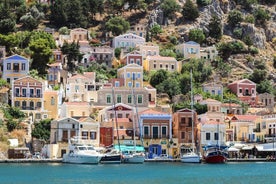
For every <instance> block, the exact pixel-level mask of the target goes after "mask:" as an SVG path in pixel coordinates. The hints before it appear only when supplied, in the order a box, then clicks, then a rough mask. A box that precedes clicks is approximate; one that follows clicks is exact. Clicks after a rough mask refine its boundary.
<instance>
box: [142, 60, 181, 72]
mask: <svg viewBox="0 0 276 184" xmlns="http://www.w3.org/2000/svg"><path fill="white" fill-rule="evenodd" d="M143 67H144V70H145V71H152V70H160V69H163V70H167V71H169V72H175V71H177V72H180V67H179V62H178V61H177V60H176V59H175V58H174V57H163V56H147V57H146V59H145V60H144V61H143Z"/></svg>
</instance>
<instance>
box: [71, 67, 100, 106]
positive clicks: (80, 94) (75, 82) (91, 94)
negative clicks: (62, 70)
mask: <svg viewBox="0 0 276 184" xmlns="http://www.w3.org/2000/svg"><path fill="white" fill-rule="evenodd" d="M95 80H96V73H95V72H84V73H83V74H76V75H73V76H72V77H70V78H68V79H67V84H66V99H67V100H68V101H69V102H90V101H91V99H94V100H95V98H96V96H97V92H96V90H98V89H99V88H100V87H101V86H102V84H99V83H96V82H95Z"/></svg>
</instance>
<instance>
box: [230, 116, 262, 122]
mask: <svg viewBox="0 0 276 184" xmlns="http://www.w3.org/2000/svg"><path fill="white" fill-rule="evenodd" d="M258 117H259V116H256V115H235V116H233V117H232V120H233V121H254V120H256V119H257V118H258ZM236 119H237V120H236Z"/></svg>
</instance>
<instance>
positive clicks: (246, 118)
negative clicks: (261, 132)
mask: <svg viewBox="0 0 276 184" xmlns="http://www.w3.org/2000/svg"><path fill="white" fill-rule="evenodd" d="M260 122H261V117H260V116H256V115H234V116H233V117H232V118H231V128H232V130H233V138H234V141H245V142H256V140H257V138H256V134H255V132H254V128H255V127H256V124H257V123H260Z"/></svg>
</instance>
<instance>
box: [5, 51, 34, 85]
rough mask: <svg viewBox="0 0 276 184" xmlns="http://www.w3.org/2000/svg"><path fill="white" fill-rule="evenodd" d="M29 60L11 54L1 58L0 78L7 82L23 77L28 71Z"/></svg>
mask: <svg viewBox="0 0 276 184" xmlns="http://www.w3.org/2000/svg"><path fill="white" fill-rule="evenodd" d="M29 62H30V61H29V60H28V59H27V58H25V57H23V56H20V55H13V56H10V57H7V58H5V59H4V60H3V74H2V78H3V79H5V80H6V81H7V82H8V83H11V82H12V81H13V80H16V79H19V78H21V77H25V76H27V75H28V73H29Z"/></svg>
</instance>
